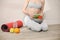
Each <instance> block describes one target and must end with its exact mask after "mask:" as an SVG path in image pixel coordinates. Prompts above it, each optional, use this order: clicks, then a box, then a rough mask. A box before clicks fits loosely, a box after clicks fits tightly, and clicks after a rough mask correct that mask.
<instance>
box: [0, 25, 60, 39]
mask: <svg viewBox="0 0 60 40" xmlns="http://www.w3.org/2000/svg"><path fill="white" fill-rule="evenodd" d="M0 40H60V25H52V26H49V30H48V31H47V32H33V31H30V30H28V29H27V28H22V29H21V33H19V34H15V33H9V32H2V31H1V30H0Z"/></svg>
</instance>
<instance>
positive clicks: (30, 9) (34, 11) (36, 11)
mask: <svg viewBox="0 0 60 40" xmlns="http://www.w3.org/2000/svg"><path fill="white" fill-rule="evenodd" d="M28 11H29V12H31V13H40V11H41V10H40V9H35V8H28Z"/></svg>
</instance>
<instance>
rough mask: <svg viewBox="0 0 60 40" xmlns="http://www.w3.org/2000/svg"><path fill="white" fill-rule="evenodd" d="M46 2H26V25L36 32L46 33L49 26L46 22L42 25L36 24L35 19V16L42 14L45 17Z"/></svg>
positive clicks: (24, 8) (24, 9) (28, 0)
mask: <svg viewBox="0 0 60 40" xmlns="http://www.w3.org/2000/svg"><path fill="white" fill-rule="evenodd" d="M44 4H45V0H26V1H25V3H24V7H23V12H24V13H25V14H26V17H25V19H24V23H25V25H26V26H27V27H28V28H29V29H31V30H34V31H41V30H43V31H46V30H48V26H47V24H46V23H45V20H43V21H42V23H41V24H39V23H37V22H35V21H34V20H32V19H33V16H34V14H40V15H41V16H43V15H44V14H43V10H44Z"/></svg>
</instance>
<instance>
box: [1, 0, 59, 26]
mask: <svg viewBox="0 0 60 40" xmlns="http://www.w3.org/2000/svg"><path fill="white" fill-rule="evenodd" d="M24 1H25V0H0V25H1V24H3V23H7V22H12V21H16V20H23V19H24V17H25V15H24V14H23V12H22V8H23V4H24ZM45 1H46V2H45V9H44V13H45V20H46V22H47V24H48V25H52V24H60V0H45Z"/></svg>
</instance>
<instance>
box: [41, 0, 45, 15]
mask: <svg viewBox="0 0 60 40" xmlns="http://www.w3.org/2000/svg"><path fill="white" fill-rule="evenodd" d="M41 3H42V8H41V10H40V14H41V15H42V16H43V15H44V14H43V10H44V4H45V0H41Z"/></svg>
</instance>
